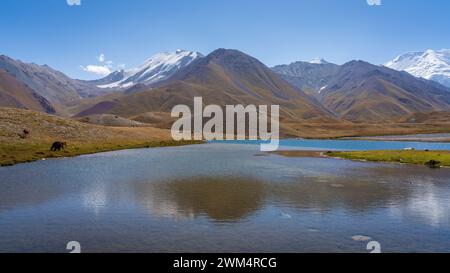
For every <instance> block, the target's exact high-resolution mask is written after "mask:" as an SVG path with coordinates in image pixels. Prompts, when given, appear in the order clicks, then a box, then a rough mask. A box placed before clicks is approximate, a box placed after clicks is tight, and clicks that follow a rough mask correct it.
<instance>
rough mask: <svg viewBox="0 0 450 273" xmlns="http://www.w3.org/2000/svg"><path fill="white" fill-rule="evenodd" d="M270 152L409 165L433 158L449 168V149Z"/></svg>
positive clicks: (288, 155)
mask: <svg viewBox="0 0 450 273" xmlns="http://www.w3.org/2000/svg"><path fill="white" fill-rule="evenodd" d="M270 153H271V154H278V155H281V156H285V157H315V158H334V159H344V160H352V161H359V162H378V163H396V164H409V165H422V166H427V163H428V162H430V161H432V160H434V161H436V162H437V163H436V166H431V167H443V168H450V151H416V150H412V151H407V150H392V151H298V150H297V151H296V150H287V151H276V152H270Z"/></svg>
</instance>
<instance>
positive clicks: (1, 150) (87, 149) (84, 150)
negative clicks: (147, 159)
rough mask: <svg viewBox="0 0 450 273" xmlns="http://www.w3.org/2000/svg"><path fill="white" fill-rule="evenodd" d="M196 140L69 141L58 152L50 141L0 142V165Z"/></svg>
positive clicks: (179, 144) (165, 145)
mask: <svg viewBox="0 0 450 273" xmlns="http://www.w3.org/2000/svg"><path fill="white" fill-rule="evenodd" d="M199 143H201V142H196V141H172V140H165V141H149V142H125V141H123V142H112V143H70V144H69V145H68V147H67V148H66V149H65V150H63V151H59V152H52V151H50V147H51V143H20V144H0V166H11V165H15V164H18V163H25V162H32V161H37V160H41V159H47V158H58V157H72V156H78V155H83V154H93V153H100V152H107V151H116V150H123V149H137V148H154V147H167V146H181V145H189V144H199Z"/></svg>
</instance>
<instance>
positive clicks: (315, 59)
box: [309, 57, 329, 64]
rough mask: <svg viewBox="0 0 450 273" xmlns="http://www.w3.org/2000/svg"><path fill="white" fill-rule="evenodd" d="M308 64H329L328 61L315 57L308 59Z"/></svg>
mask: <svg viewBox="0 0 450 273" xmlns="http://www.w3.org/2000/svg"><path fill="white" fill-rule="evenodd" d="M309 63H310V64H329V62H327V61H325V59H323V58H320V57H316V58H314V59H312V60H311V61H309Z"/></svg>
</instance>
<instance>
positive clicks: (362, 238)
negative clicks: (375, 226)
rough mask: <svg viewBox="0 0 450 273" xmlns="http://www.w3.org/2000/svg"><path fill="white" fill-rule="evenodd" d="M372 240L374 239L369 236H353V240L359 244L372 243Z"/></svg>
mask: <svg viewBox="0 0 450 273" xmlns="http://www.w3.org/2000/svg"><path fill="white" fill-rule="evenodd" d="M371 239H372V238H370V237H369V236H364V235H355V236H352V240H353V241H357V242H367V241H370V240H371Z"/></svg>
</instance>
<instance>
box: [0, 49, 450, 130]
mask: <svg viewBox="0 0 450 273" xmlns="http://www.w3.org/2000/svg"><path fill="white" fill-rule="evenodd" d="M428 55H430V54H428ZM421 56H422V57H424V58H423V59H430V58H431V57H429V56H428V57H426V56H423V54H422V55H421ZM439 56H440V55H439ZM397 59H398V60H397ZM397 59H396V60H397V61H396V62H395V63H397V64H398V63H400V60H401V59H402V58H397ZM416 59H417V58H416ZM416 59H415V60H416ZM409 63H411V62H409ZM421 63H424V61H423V62H421ZM389 66H391V65H389ZM403 68H404V69H403ZM396 69H398V70H406V71H408V70H407V68H405V66H401V67H400V66H398V67H396ZM408 72H409V73H408ZM408 72H405V71H397V70H395V69H391V68H389V67H388V65H386V66H378V65H373V64H370V63H367V62H364V61H350V62H348V63H345V64H343V65H337V64H332V63H329V62H327V61H325V60H323V59H316V60H314V61H311V62H294V63H291V64H289V65H279V66H275V67H273V68H269V67H267V66H266V65H264V64H263V63H262V62H260V61H259V60H257V59H256V58H253V57H251V56H249V55H247V54H245V53H243V52H240V51H238V50H230V49H217V50H215V51H213V52H212V53H210V54H208V55H207V56H203V55H202V54H200V53H197V52H193V51H186V50H177V51H176V52H165V53H158V54H156V55H154V56H152V57H151V58H149V59H148V60H146V61H145V62H144V63H143V64H142V65H140V66H139V67H137V68H134V69H129V70H121V71H116V72H113V73H111V74H110V75H108V76H106V77H105V78H102V79H99V80H95V81H82V80H76V79H71V78H69V77H68V76H66V75H64V74H63V73H61V72H58V71H56V70H54V69H52V68H51V67H49V66H47V65H43V66H41V65H36V64H27V63H23V62H21V61H18V60H13V59H11V58H9V57H7V56H0V106H9V107H17V108H27V109H32V110H37V111H44V112H47V113H56V114H58V115H65V116H76V117H83V116H90V115H99V114H114V115H118V116H122V117H126V118H130V119H135V120H139V121H142V120H145V119H146V117H152V119H153V118H155V117H158V119H164V118H167V114H165V113H168V112H170V110H171V108H172V107H173V106H174V105H177V104H187V105H191V104H192V102H193V97H194V96H202V97H203V102H204V103H205V104H218V105H222V106H223V105H226V104H257V105H261V104H278V105H280V106H281V107H280V108H281V119H282V122H283V121H285V122H286V123H304V122H308V123H311V122H312V123H317V124H326V123H328V124H329V123H335V124H346V123H348V122H350V123H389V122H392V121H394V120H399V119H402V118H405V117H407V116H411V115H414V114H417V113H429V112H430V113H431V112H433V113H439V112H449V111H450V88H448V87H446V86H444V85H441V84H439V83H437V82H435V81H432V80H429V79H427V77H426V76H424V77H415V76H413V75H412V74H410V73H412V72H411V71H408ZM433 79H435V78H433Z"/></svg>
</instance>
